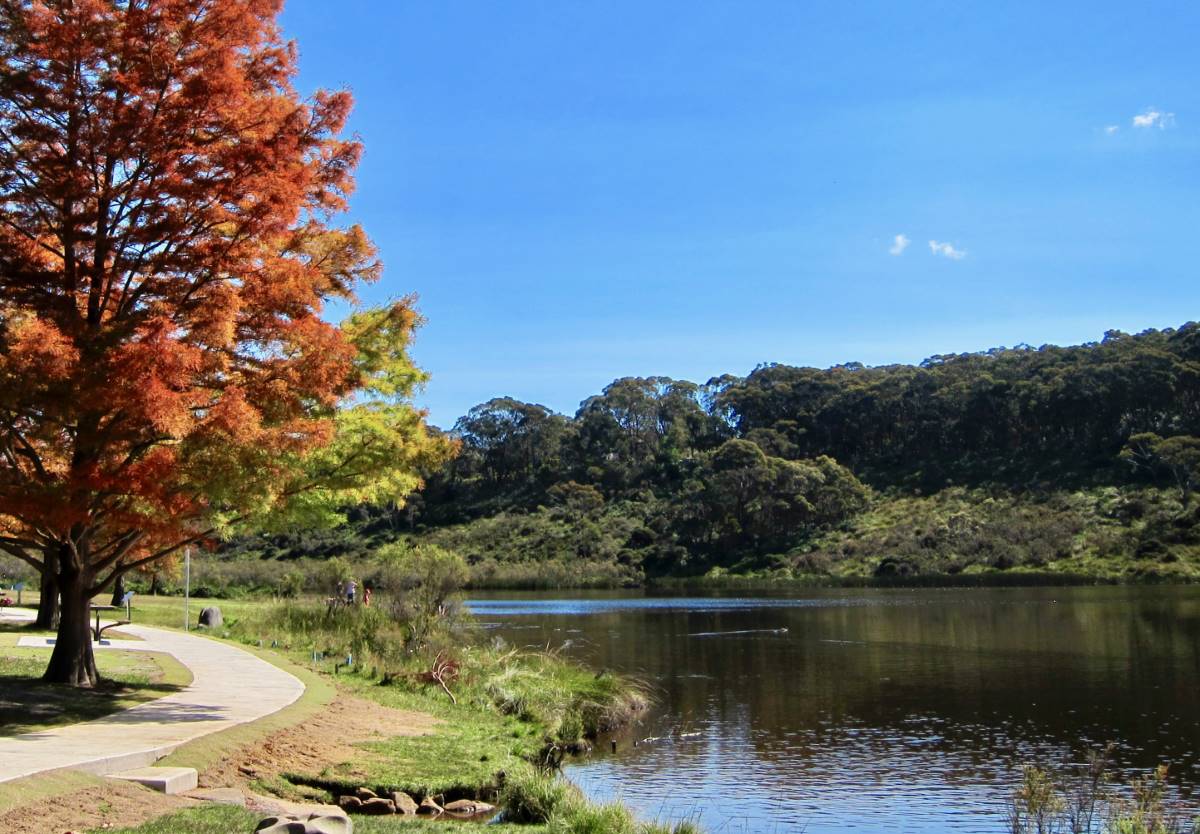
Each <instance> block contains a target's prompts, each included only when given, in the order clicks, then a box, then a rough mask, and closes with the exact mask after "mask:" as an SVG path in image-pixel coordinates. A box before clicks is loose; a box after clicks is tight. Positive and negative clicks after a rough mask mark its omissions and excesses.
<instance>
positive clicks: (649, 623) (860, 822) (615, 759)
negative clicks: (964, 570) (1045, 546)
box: [471, 588, 1200, 832]
mask: <svg viewBox="0 0 1200 834" xmlns="http://www.w3.org/2000/svg"><path fill="white" fill-rule="evenodd" d="M471 608H472V610H473V611H475V613H476V615H477V616H478V618H479V619H480V621H481V622H483V623H488V624H491V625H493V626H494V627H495V630H496V631H497V632H498V633H500V634H502V635H503V636H505V637H506V639H509V640H510V641H511V642H514V643H517V644H530V645H542V646H546V645H549V646H551V647H557V646H560V645H563V644H564V643H565V644H568V650H569V651H572V652H575V653H577V654H578V655H580V656H581V657H583V658H584V659H586V660H587V661H588V662H590V663H592V664H595V665H598V666H601V667H605V668H611V669H617V670H620V671H623V672H627V673H632V674H635V675H639V676H641V677H643V678H644V679H646V680H647V681H648V682H650V683H652V684H653V685H654V687H655V688H656V691H657V694H658V696H659V703H658V706H657V707H656V709H655V710H654V711H653V713H652V714H651V715H649V716H648V717H647V719H646V722H645V723H644V725H643V726H641V727H638V728H636V729H635V731H634V732H633V733H631V734H627V735H626V736H624V737H622V738H621V739H620V744H619V747H620V749H619V752H618V754H617V755H615V756H611V755H604V754H597V755H594V756H593V757H591V758H589V759H586V760H584V761H582V762H581V763H579V764H577V765H574V766H573V767H572V769H571V775H572V778H573V779H575V780H576V781H577V782H578V783H580V784H581V785H582V786H583V787H584V788H585V789H586V790H588V791H589V792H591V793H593V794H595V795H597V796H602V797H609V796H612V795H619V796H621V797H623V798H624V799H625V800H626V801H627V802H629V803H631V804H633V805H634V806H636V807H637V808H639V809H640V810H641V811H642V812H643V814H645V815H648V816H651V817H655V816H657V817H662V818H673V819H677V818H681V817H699V818H700V819H701V821H702V822H703V823H704V824H705V826H706V827H707V828H708V830H709V831H718V830H726V831H729V830H733V831H738V830H746V831H780V832H789V831H801V830H804V831H808V832H826V831H830V832H832V831H844V830H849V829H857V830H863V831H963V832H976V831H978V832H984V831H992V832H999V831H1002V830H1003V818H1004V805H1005V802H1006V800H1007V796H1008V794H1009V791H1010V787H1011V785H1012V781H1013V774H1014V772H1015V770H1016V769H1018V768H1019V766H1020V764H1021V763H1022V762H1024V761H1029V760H1039V761H1046V762H1060V761H1067V762H1069V761H1081V760H1082V758H1083V756H1084V755H1085V754H1086V751H1087V750H1088V749H1089V747H1094V746H1100V745H1103V744H1104V743H1105V742H1107V741H1110V740H1111V741H1115V742H1117V744H1118V748H1117V752H1116V757H1117V758H1116V765H1117V768H1118V769H1119V770H1122V771H1124V772H1134V771H1137V770H1145V769H1148V768H1150V767H1153V766H1154V765H1156V764H1158V763H1159V762H1164V761H1167V762H1171V763H1172V773H1173V778H1174V781H1175V783H1176V785H1177V789H1178V790H1179V791H1180V792H1181V794H1182V795H1184V796H1187V797H1190V796H1191V791H1192V788H1193V786H1194V785H1196V784H1198V783H1200V755H1198V751H1200V726H1198V724H1197V720H1196V708H1197V693H1198V691H1200V690H1198V685H1200V642H1198V639H1197V638H1200V591H1198V590H1197V589H1192V588H1085V589H1004V590H978V589H973V590H969V591H957V590H955V591H947V590H941V591H938V590H920V591H890V592H889V591H876V592H870V591H868V592H864V591H852V592H851V591H843V592H838V591H831V592H825V593H816V594H808V595H806V596H805V598H803V599H791V598H776V599H772V598H758V599H739V598H695V597H690V598H674V599H671V598H665V599H663V598H660V599H648V598H644V597H638V596H629V595H625V596H621V595H611V594H609V595H601V594H592V595H584V596H581V597H580V598H573V599H552V598H550V597H547V596H545V595H540V596H538V595H505V596H504V597H503V598H492V599H487V598H480V599H477V600H474V601H473V602H472V603H471ZM691 733H700V735H699V736H691V737H684V734H691ZM646 737H658V738H659V740H657V741H654V742H650V743H642V744H639V745H638V746H637V747H634V746H633V741H634V739H635V738H637V739H642V738H646ZM600 749H601V750H607V745H604V746H603V747H601V748H600Z"/></svg>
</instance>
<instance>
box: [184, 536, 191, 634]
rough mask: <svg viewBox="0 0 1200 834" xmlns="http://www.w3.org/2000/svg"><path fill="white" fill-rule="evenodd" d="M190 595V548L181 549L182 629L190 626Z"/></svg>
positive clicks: (185, 629)
mask: <svg viewBox="0 0 1200 834" xmlns="http://www.w3.org/2000/svg"><path fill="white" fill-rule="evenodd" d="M191 595H192V549H191V548H190V547H185V548H184V549H183V630H184V631H187V630H188V628H189V627H190V626H191V623H192V618H191V616H190V615H189V614H188V601H189V597H191Z"/></svg>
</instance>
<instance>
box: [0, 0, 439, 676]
mask: <svg viewBox="0 0 1200 834" xmlns="http://www.w3.org/2000/svg"><path fill="white" fill-rule="evenodd" d="M281 6H282V3H281V2H280V0H129V1H128V2H114V1H113V0H87V1H86V2H79V1H78V0H74V2H59V0H44V1H39V2H33V1H32V0H29V1H28V2H23V1H22V0H17V1H16V2H9V3H4V4H0V548H3V549H4V550H5V551H7V552H9V553H11V554H13V555H15V556H17V557H19V558H22V559H25V560H26V561H28V562H30V563H31V564H34V565H35V566H36V567H37V568H38V569H39V570H40V571H42V573H43V574H44V575H46V576H49V577H52V578H53V579H54V581H55V584H57V589H58V591H59V592H60V594H61V596H62V601H63V612H62V617H63V619H62V627H61V628H60V640H59V641H58V642H57V644H56V649H55V654H54V657H53V658H52V660H51V666H50V670H49V671H48V673H47V674H48V676H49V677H51V678H52V679H56V680H63V681H68V682H72V683H78V684H88V683H91V682H93V681H94V680H95V678H96V674H95V665H94V662H93V661H92V659H91V651H90V643H89V642H88V641H87V640H86V638H85V636H84V630H85V629H86V614H87V611H86V606H87V600H88V599H89V598H90V596H91V595H92V594H93V593H95V592H97V591H98V590H100V589H101V588H103V587H104V586H105V585H106V584H108V583H109V582H111V581H112V579H113V578H114V577H115V576H116V575H117V574H119V573H120V572H123V571H125V570H128V569H130V568H132V567H136V566H138V565H141V564H145V563H148V562H150V561H153V560H155V559H159V558H163V557H164V556H166V555H168V554H171V553H172V552H174V551H175V550H177V549H178V548H179V547H180V546H182V545H183V544H185V543H188V542H194V541H199V540H202V539H203V538H205V537H207V536H212V535H214V534H218V533H220V532H221V531H222V530H225V529H228V528H229V527H230V526H231V525H233V524H236V523H245V522H255V521H258V522H268V521H270V520H272V519H274V520H278V519H279V518H280V517H281V515H280V514H281V512H282V511H283V510H287V511H291V512H299V513H302V514H305V515H306V517H308V518H310V519H311V518H313V517H316V516H325V517H326V518H328V517H329V516H330V512H331V509H332V508H333V507H334V506H336V505H338V504H339V503H345V502H347V501H353V500H359V499H371V500H379V499H381V498H383V497H384V496H399V495H402V494H403V493H404V492H406V491H408V490H411V489H412V488H413V487H415V486H416V485H417V483H418V481H417V478H416V474H415V473H416V471H417V469H418V467H419V465H420V464H422V463H432V462H433V461H434V460H435V459H436V458H437V457H438V455H439V453H440V452H442V451H444V450H445V449H446V448H447V446H446V442H445V441H444V440H441V439H431V438H430V437H429V436H427V435H426V433H425V431H424V427H423V416H422V414H421V413H420V412H418V411H416V410H415V409H413V408H412V406H411V405H409V404H408V403H407V397H408V396H409V395H410V394H411V393H412V391H413V389H414V386H416V385H418V384H419V383H420V382H421V381H422V376H421V373H420V372H419V371H418V370H417V369H416V368H414V367H413V366H412V364H411V362H410V361H409V360H408V358H407V356H406V353H405V348H406V346H407V343H408V339H409V337H410V335H411V331H412V329H413V327H414V326H415V325H416V323H417V318H416V314H415V313H414V312H413V309H412V304H411V300H403V301H400V302H397V303H395V304H393V305H391V306H389V307H387V308H384V309H380V310H367V311H363V312H360V313H358V314H356V315H354V316H352V317H351V318H350V319H349V320H348V321H347V322H346V323H345V325H344V326H342V327H338V326H336V325H335V324H331V323H330V322H329V321H327V320H326V319H325V318H324V317H323V314H324V313H325V309H326V304H327V303H328V302H330V301H332V300H337V301H343V302H353V300H354V290H355V287H356V286H357V285H359V284H361V283H362V282H364V281H374V280H376V279H377V278H378V277H379V275H380V271H381V266H380V263H379V261H378V259H377V257H376V252H375V249H374V247H373V246H372V244H371V242H370V241H369V239H368V238H367V235H366V233H365V232H364V231H363V230H362V229H361V228H359V227H357V226H353V225H340V224H339V223H338V222H337V217H338V215H339V214H340V213H341V212H343V211H344V210H345V209H346V208H347V200H348V198H349V195H350V194H351V192H352V190H353V178H352V175H353V172H354V169H355V167H356V165H357V163H358V160H359V157H360V154H361V147H360V145H359V143H358V142H357V141H354V140H353V139H347V138H345V137H343V136H342V131H343V128H344V126H345V122H346V118H347V115H348V113H349V111H350V107H351V97H350V95H349V93H347V92H345V91H339V92H326V91H320V92H317V93H316V94H314V95H313V96H311V97H309V98H302V97H301V96H300V95H299V94H298V93H297V92H296V90H295V89H294V87H293V85H292V81H293V78H294V76H295V73H296V48H295V46H294V45H293V44H291V43H287V42H285V41H283V39H282V38H281V35H280V32H279V28H278V25H277V23H276V16H277V14H278V13H279V11H280V8H281ZM81 641H82V643H83V645H82V646H81V645H80V642H81Z"/></svg>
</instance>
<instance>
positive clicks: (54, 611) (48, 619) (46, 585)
mask: <svg viewBox="0 0 1200 834" xmlns="http://www.w3.org/2000/svg"><path fill="white" fill-rule="evenodd" d="M42 559H43V561H44V562H45V567H44V569H43V570H42V581H41V586H40V587H41V594H42V596H41V598H40V599H39V600H38V613H37V620H36V621H35V623H34V624H35V625H36V626H37V628H40V629H43V630H45V631H53V630H54V629H56V628H58V579H57V578H56V574H57V573H58V559H57V558H56V556H55V554H54V552H53V551H51V550H47V551H46V552H45V553H43V555H42Z"/></svg>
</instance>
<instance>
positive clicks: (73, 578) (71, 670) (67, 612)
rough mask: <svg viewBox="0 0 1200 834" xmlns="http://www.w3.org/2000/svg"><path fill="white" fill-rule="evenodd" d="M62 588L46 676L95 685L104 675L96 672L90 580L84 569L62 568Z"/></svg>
mask: <svg viewBox="0 0 1200 834" xmlns="http://www.w3.org/2000/svg"><path fill="white" fill-rule="evenodd" d="M58 590H59V594H60V595H61V596H62V616H61V619H60V621H59V624H58V638H57V639H56V640H55V641H54V652H53V654H51V655H50V665H49V666H47V667H46V674H45V675H43V676H42V680H44V681H47V682H49V683H65V684H69V685H70V686H84V687H92V686H95V685H96V684H97V683H99V681H100V675H99V674H98V673H97V672H96V657H95V655H94V654H93V653H92V628H91V625H90V624H89V622H88V614H89V613H90V612H89V610H88V603H89V602H91V599H90V598H89V596H88V583H87V582H86V581H85V577H84V575H83V573H82V572H78V571H69V570H60V571H59V575H58Z"/></svg>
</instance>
